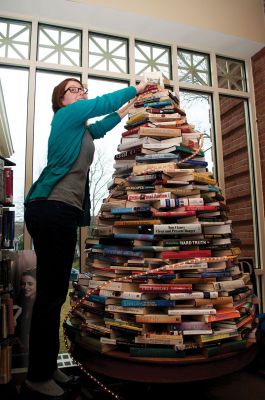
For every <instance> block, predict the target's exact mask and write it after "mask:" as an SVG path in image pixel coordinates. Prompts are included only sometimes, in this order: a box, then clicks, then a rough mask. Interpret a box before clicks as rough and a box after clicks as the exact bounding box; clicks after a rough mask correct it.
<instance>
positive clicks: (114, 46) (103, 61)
mask: <svg viewBox="0 0 265 400" xmlns="http://www.w3.org/2000/svg"><path fill="white" fill-rule="evenodd" d="M88 64H89V68H91V69H98V70H100V71H109V72H118V73H128V71H129V68H128V40H127V39H125V38H119V37H116V36H106V35H101V34H97V33H91V32H90V33H89V60H88Z"/></svg>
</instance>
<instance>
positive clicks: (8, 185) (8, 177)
mask: <svg viewBox="0 0 265 400" xmlns="http://www.w3.org/2000/svg"><path fill="white" fill-rule="evenodd" d="M4 182H5V201H4V202H5V204H12V203H13V170H12V168H10V167H6V168H5V169H4Z"/></svg>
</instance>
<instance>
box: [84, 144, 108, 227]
mask: <svg viewBox="0 0 265 400" xmlns="http://www.w3.org/2000/svg"><path fill="white" fill-rule="evenodd" d="M112 173H113V169H112V167H111V162H110V160H109V159H108V157H107V155H106V152H105V151H104V150H102V149H101V148H99V147H96V150H95V156H94V161H93V164H92V165H91V167H90V175H89V190H90V201H91V209H90V213H91V217H92V218H91V224H92V225H93V224H94V220H95V218H93V217H95V216H96V215H97V213H98V211H99V208H100V205H101V203H102V201H103V199H104V198H105V197H106V196H107V194H108V189H107V183H108V182H109V181H110V180H111V175H112Z"/></svg>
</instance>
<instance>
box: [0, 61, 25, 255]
mask: <svg viewBox="0 0 265 400" xmlns="http://www.w3.org/2000/svg"><path fill="white" fill-rule="evenodd" d="M0 79H1V83H2V88H3V93H4V99H5V105H6V111H7V116H8V122H9V128H10V133H11V137H12V143H13V147H14V155H13V156H12V157H11V158H10V159H11V161H13V162H14V163H15V164H16V166H15V167H13V170H14V204H15V205H16V207H15V239H16V241H17V246H18V248H19V249H23V230H24V186H25V149H26V123H27V98H28V71H26V70H24V69H17V68H4V67H1V68H0ZM18 88H19V96H16V95H14V93H17V90H18Z"/></svg>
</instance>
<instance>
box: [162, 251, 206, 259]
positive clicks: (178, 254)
mask: <svg viewBox="0 0 265 400" xmlns="http://www.w3.org/2000/svg"><path fill="white" fill-rule="evenodd" d="M160 256H161V258H163V259H165V258H166V259H183V258H195V257H211V250H186V251H185V250H183V251H181V250H180V251H162V252H161V254H160Z"/></svg>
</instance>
